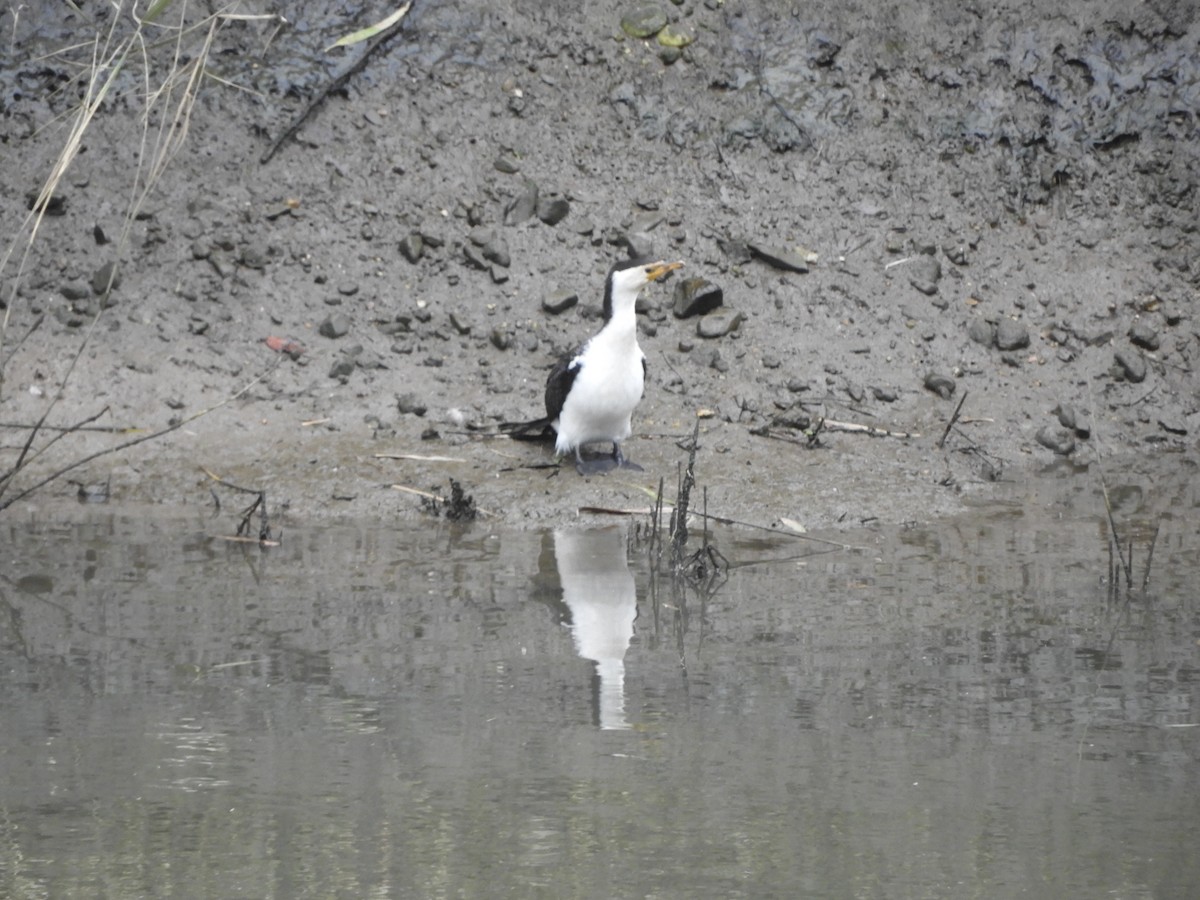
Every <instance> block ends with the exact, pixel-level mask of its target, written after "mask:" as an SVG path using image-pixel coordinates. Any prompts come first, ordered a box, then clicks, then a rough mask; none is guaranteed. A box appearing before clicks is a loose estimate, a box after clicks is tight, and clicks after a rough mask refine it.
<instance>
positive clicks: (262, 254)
mask: <svg viewBox="0 0 1200 900" xmlns="http://www.w3.org/2000/svg"><path fill="white" fill-rule="evenodd" d="M270 256H271V252H270V250H269V249H268V248H267V245H266V244H263V243H259V242H257V241H256V242H255V243H252V244H247V245H246V246H245V247H243V248H242V252H241V257H240V260H239V261H240V262H241V264H242V265H243V266H245V267H246V268H248V269H265V268H266V267H267V260H268V259H269V258H270Z"/></svg>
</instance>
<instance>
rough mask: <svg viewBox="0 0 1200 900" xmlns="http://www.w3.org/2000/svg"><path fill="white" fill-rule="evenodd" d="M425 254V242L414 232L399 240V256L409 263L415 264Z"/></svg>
mask: <svg viewBox="0 0 1200 900" xmlns="http://www.w3.org/2000/svg"><path fill="white" fill-rule="evenodd" d="M424 252H425V241H424V240H423V239H422V238H421V235H419V234H417V233H416V232H415V231H414V232H413V233H412V234H410V235H408V236H407V237H405V238H402V239H401V240H400V255H401V256H403V257H404V258H405V259H407V260H408V261H409V262H410V263H415V262H416V261H417V260H419V259H420V258H421V255H422V254H423V253H424Z"/></svg>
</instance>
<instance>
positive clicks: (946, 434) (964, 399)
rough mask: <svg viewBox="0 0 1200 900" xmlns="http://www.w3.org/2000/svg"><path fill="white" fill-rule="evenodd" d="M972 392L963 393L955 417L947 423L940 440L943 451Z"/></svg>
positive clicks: (940, 447)
mask: <svg viewBox="0 0 1200 900" xmlns="http://www.w3.org/2000/svg"><path fill="white" fill-rule="evenodd" d="M969 393H971V392H970V391H963V395H962V397H960V398H959V401H958V406H956V407H954V415H952V416H951V417H950V421H949V422H947V423H946V430H945V431H943V432H942V436H941V437H940V438H938V442H937V445H938V449H939V450H941V449H942V447H944V446H945V444H946V438H948V437H949V436H950V429H951V428H953V427H954V423H955V422H957V421H958V414H959V413H960V412H962V408H963V404H964V403H966V402H967V394H969Z"/></svg>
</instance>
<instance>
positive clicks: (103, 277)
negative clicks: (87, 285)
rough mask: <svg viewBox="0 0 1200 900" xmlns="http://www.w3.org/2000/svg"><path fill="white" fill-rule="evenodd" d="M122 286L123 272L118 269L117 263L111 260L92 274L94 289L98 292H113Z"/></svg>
mask: <svg viewBox="0 0 1200 900" xmlns="http://www.w3.org/2000/svg"><path fill="white" fill-rule="evenodd" d="M120 286H121V274H120V272H118V271H117V264H116V263H115V262H112V261H111V260H110V261H109V262H106V263H105V264H104V265H102V266H101V267H100V268H98V269H97V270H96V272H95V274H94V275H92V291H93V292H95V293H96V294H104V293H111V292H112V291H115V290H116V289H117V288H119V287H120Z"/></svg>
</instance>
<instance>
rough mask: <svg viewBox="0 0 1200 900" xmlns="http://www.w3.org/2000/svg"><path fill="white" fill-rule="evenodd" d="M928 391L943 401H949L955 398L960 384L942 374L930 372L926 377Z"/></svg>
mask: <svg viewBox="0 0 1200 900" xmlns="http://www.w3.org/2000/svg"><path fill="white" fill-rule="evenodd" d="M925 388H926V390H930V391H933V392H934V393H935V394H937V395H938V396H939V397H941V398H942V399H943V400H949V399H950V398H951V397H953V396H954V391H955V390H956V389H957V388H958V384H957V383H956V382H955V380H954V379H953V378H951V377H950V376H949V375H944V374H942V373H941V372H930V373H929V374H928V375H926V376H925Z"/></svg>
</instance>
